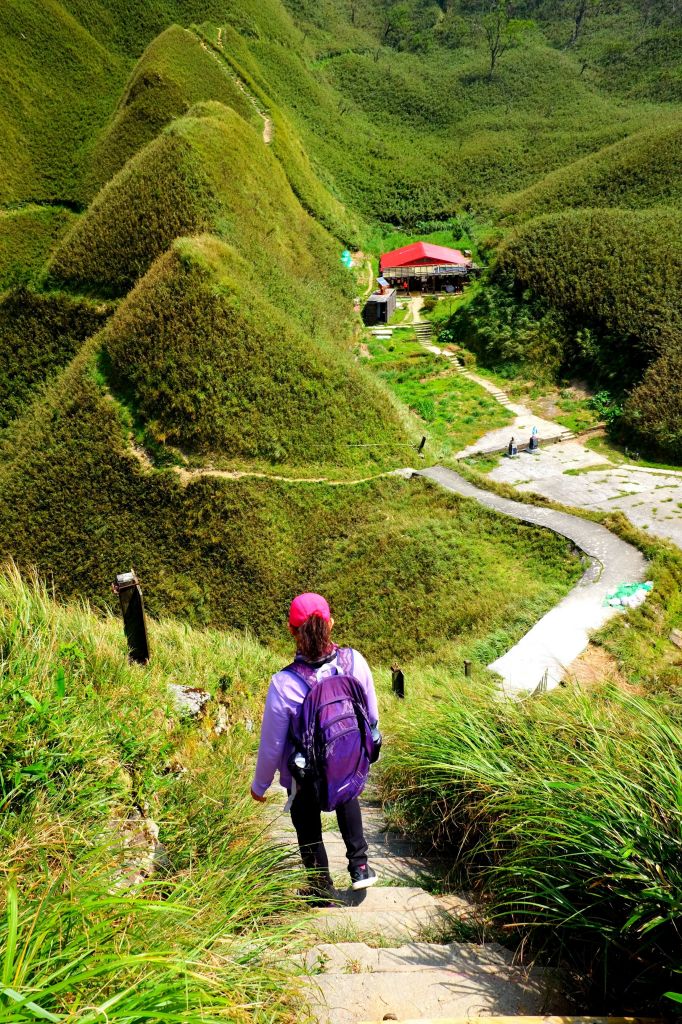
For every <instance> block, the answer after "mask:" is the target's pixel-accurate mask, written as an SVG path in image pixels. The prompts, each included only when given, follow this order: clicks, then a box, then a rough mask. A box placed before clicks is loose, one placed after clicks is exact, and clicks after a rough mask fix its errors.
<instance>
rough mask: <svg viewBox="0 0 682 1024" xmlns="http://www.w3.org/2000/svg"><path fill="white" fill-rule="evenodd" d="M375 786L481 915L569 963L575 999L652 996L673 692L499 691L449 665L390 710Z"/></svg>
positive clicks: (675, 772) (668, 879) (660, 983)
mask: <svg viewBox="0 0 682 1024" xmlns="http://www.w3.org/2000/svg"><path fill="white" fill-rule="evenodd" d="M394 728H395V733H394V739H393V743H392V744H389V745H388V751H389V753H388V755H387V757H388V758H389V759H390V760H388V761H386V762H385V764H384V777H383V786H384V792H385V795H386V796H388V797H389V798H390V799H391V800H393V801H395V808H394V815H395V816H396V817H398V818H399V820H400V821H401V822H403V823H404V824H407V825H408V827H409V829H410V831H411V832H419V833H421V834H424V833H426V834H430V835H431V836H432V837H433V838H434V839H435V840H436V841H437V842H438V843H440V844H441V846H443V847H444V848H445V849H446V850H447V851H448V854H449V856H450V857H451V858H452V862H453V869H454V870H455V871H456V872H457V873H458V874H459V876H460V877H461V876H462V875H464V876H465V877H466V878H467V879H468V881H469V883H470V884H473V885H475V886H476V887H477V888H480V889H481V890H482V891H483V892H484V893H485V894H486V896H487V900H488V907H489V911H490V913H491V914H492V915H493V918H494V920H495V921H496V922H497V923H499V924H500V925H502V926H503V927H505V929H506V930H507V933H510V932H511V933H512V934H513V933H516V934H518V935H519V937H523V938H525V940H526V941H529V942H532V944H533V946H534V947H535V948H536V949H537V948H542V947H544V952H545V955H546V956H547V955H549V954H550V953H551V952H552V951H553V952H554V954H555V958H556V959H558V960H559V961H560V962H563V964H564V965H565V966H570V969H571V970H573V971H574V972H577V973H579V974H582V975H583V978H584V979H585V983H586V984H587V985H588V986H589V985H591V986H592V989H591V992H590V995H589V1001H590V1005H602V1003H604V1004H605V1005H607V1006H609V1007H610V1008H611V1009H612V1010H613V1009H615V1008H616V1007H623V1006H625V1007H627V1006H630V1005H633V1004H634V1005H639V1006H642V1005H643V1003H645V1002H646V1001H647V1000H648V1001H649V1003H650V1005H654V1006H655V1005H656V1004H657V1000H658V999H659V998H660V995H661V993H662V992H663V991H664V990H665V988H667V987H670V986H671V979H672V977H673V974H674V972H675V971H676V970H677V969H678V968H679V952H680V950H679V936H678V935H677V931H676V923H675V922H676V919H677V918H678V915H679V899H680V891H681V889H682V877H681V875H680V864H681V863H682V861H681V860H680V836H679V821H680V815H681V814H682V805H681V803H680V788H679V785H678V780H679V764H678V751H679V747H680V744H681V743H682V729H681V727H680V704H679V700H678V699H677V698H676V697H672V698H668V700H667V702H666V701H664V700H663V699H657V698H652V697H650V698H644V697H635V696H633V695H631V694H627V693H624V692H620V691H618V690H616V689H613V688H605V689H602V690H601V691H597V690H594V689H593V690H591V691H590V692H589V693H583V692H581V691H579V690H572V691H567V692H561V691H558V692H554V693H552V694H551V695H549V696H546V697H542V698H535V699H532V700H526V701H521V702H514V703H512V702H509V701H500V700H499V696H498V695H497V694H494V693H492V692H489V691H486V690H484V689H483V688H482V687H480V686H479V688H478V689H477V688H474V687H471V686H470V687H468V688H467V687H466V686H465V685H464V684H463V683H461V682H459V683H458V682H456V681H455V680H450V682H449V686H448V692H447V693H446V694H444V695H442V697H441V700H440V701H439V702H434V701H433V700H428V701H424V702H423V703H422V704H421V705H417V706H415V703H414V702H412V703H411V706H410V711H409V714H403V715H401V716H400V720H399V721H398V722H397V723H396V725H395V727H394Z"/></svg>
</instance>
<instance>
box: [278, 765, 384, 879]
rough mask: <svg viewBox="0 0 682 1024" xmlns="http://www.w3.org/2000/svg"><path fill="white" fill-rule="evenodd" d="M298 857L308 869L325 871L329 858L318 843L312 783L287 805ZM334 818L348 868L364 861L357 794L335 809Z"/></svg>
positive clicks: (316, 804)
mask: <svg viewBox="0 0 682 1024" xmlns="http://www.w3.org/2000/svg"><path fill="white" fill-rule="evenodd" d="M291 820H292V821H293V823H294V828H295V829H296V835H297V837H298V846H299V849H300V851H301V859H302V861H303V864H304V865H305V867H306V868H307V869H308V871H315V872H320V873H322V872H324V873H327V872H328V871H329V859H328V857H327V851H326V850H325V848H324V843H323V842H322V812H321V810H320V804H319V802H318V799H317V794H316V793H315V790H314V788H313V787H312V786H310V785H308V786H303V788H302V789H299V790H298V792H297V793H296V796H295V797H294V801H293V803H292V805H291ZM336 820H337V821H338V823H339V829H340V831H341V836H342V837H343V841H344V843H345V844H346V856H347V857H348V870H349V871H351V870H352V869H353V868H356V867H358V866H359V865H360V864H366V863H367V843H366V841H365V834H364V832H363V830H362V811H361V810H360V801H359V800H358V798H357V797H355V798H354V799H353V800H349V801H348V803H345V804H339V806H338V807H337V808H336Z"/></svg>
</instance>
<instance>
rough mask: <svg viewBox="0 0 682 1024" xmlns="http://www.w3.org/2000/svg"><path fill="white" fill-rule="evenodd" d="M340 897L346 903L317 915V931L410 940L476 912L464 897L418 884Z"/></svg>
mask: <svg viewBox="0 0 682 1024" xmlns="http://www.w3.org/2000/svg"><path fill="white" fill-rule="evenodd" d="M339 897H340V899H342V900H344V901H346V905H345V906H339V907H332V908H331V909H327V910H320V911H318V912H317V914H316V915H315V917H314V923H313V926H314V930H315V932H316V934H318V935H328V934H334V935H336V936H338V937H341V938H343V939H349V938H352V939H360V938H365V937H370V938H374V939H381V940H382V941H386V940H387V939H389V940H391V941H395V940H399V941H406V940H414V939H419V938H421V937H423V936H425V935H426V936H428V937H429V938H431V937H438V936H440V935H445V934H447V932H448V930H450V929H452V928H453V927H454V926H455V924H456V923H457V921H458V920H462V919H464V918H471V917H472V916H473V906H472V904H471V903H470V902H469V901H468V900H466V899H465V898H464V897H461V896H458V897H453V896H449V897H446V898H439V897H436V896H432V895H431V894H430V893H428V892H425V891H424V889H422V888H419V887H416V886H381V885H376V886H373V887H372V888H370V889H364V890H361V891H360V892H353V891H352V890H348V891H347V892H341V893H339Z"/></svg>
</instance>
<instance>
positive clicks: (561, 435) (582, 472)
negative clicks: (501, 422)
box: [429, 345, 682, 548]
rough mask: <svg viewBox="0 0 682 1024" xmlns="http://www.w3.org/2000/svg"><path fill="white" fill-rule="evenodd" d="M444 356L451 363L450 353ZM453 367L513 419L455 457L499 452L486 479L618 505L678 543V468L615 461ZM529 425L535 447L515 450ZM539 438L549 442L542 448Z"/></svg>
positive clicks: (591, 507) (681, 529)
mask: <svg viewBox="0 0 682 1024" xmlns="http://www.w3.org/2000/svg"><path fill="white" fill-rule="evenodd" d="M429 351H430V352H433V353H434V354H436V353H437V354H443V355H446V356H449V353H448V352H447V351H446V350H441V349H439V348H438V347H437V346H435V345H429ZM449 357H450V358H451V359H452V360H453V361H454V362H455V363H456V362H457V360H456V357H454V356H449ZM459 369H460V372H461V373H462V375H464V376H466V377H467V378H468V379H469V380H471V381H473V382H475V383H477V384H479V385H480V386H481V387H483V388H484V389H485V390H486V391H487V392H489V393H490V394H491V395H492V396H493V397H494V398H495V399H496V400H497V401H498V402H500V404H501V405H503V406H504V407H505V408H506V409H509V410H510V411H512V412H513V413H514V417H515V418H514V421H513V423H510V424H509V425H508V426H506V427H502V428H496V429H494V430H489V431H487V432H486V433H485V434H483V435H482V436H481V437H479V438H478V440H477V441H475V442H474V443H473V444H470V445H468V446H467V447H466V448H464V449H462V450H461V451H460V452H459V453H458V454H457V456H456V458H458V459H463V458H467V457H471V456H474V457H475V456H480V455H486V454H489V453H492V455H497V454H498V453H499V459H498V464H497V465H495V466H494V467H493V468H492V469H491V470H490V473H489V476H490V479H491V480H495V481H496V482H498V483H505V484H511V485H512V486H514V487H516V488H517V489H518V490H520V491H526V492H529V493H533V494H539V495H541V496H542V497H545V498H550V499H551V500H552V501H557V502H560V503H561V504H563V505H568V506H570V507H572V508H583V509H586V510H588V511H604V512H613V511H616V510H618V511H620V512H623V514H624V515H625V516H627V518H628V519H629V520H630V522H631V523H633V525H634V526H637V527H639V528H640V529H642V530H648V531H649V532H650V533H651V534H654V535H655V536H657V537H663V538H666V539H667V540H671V541H672V542H673V543H674V544H676V545H677V546H678V547H679V548H682V471H676V470H674V469H669V470H663V469H653V468H648V467H645V466H641V467H640V466H635V465H628V464H620V463H618V464H617V463H615V462H614V461H612V460H611V459H610V458H609V457H608V456H607V455H604V454H601V453H597V452H595V451H592V450H591V449H590V448H588V447H587V446H586V445H585V444H583V443H581V442H580V440H578V439H577V438H575V437H574V436H573V435H572V434H571V433H570V431H567V430H566V428H565V427H563V426H561V424H559V423H556V422H554V421H552V420H549V419H541V418H539V417H538V416H536V415H535V414H534V413H533V411H532V410H531V409H529V408H528V407H526V406H524V405H521V404H518V403H514V402H510V400H509V398H508V397H507V395H506V394H505V392H504V391H502V390H501V389H500V388H498V387H497V386H496V385H493V384H491V383H490V382H489V381H487V380H486V379H485V378H483V377H479V376H478V375H476V374H473V373H470V372H469V371H467V370H465V369H464V368H463V367H461V366H460V367H459ZM533 426H536V427H537V428H538V433H539V437H540V450H539V451H538V452H535V453H530V452H527V451H525V450H521V449H522V448H523V449H525V446H526V445H527V443H528V435H529V434H530V430H531V429H532V427H533ZM511 437H515V439H516V442H517V444H518V446H519V455H518V457H517V458H514V459H510V458H507V457H506V456H504V455H503V452H502V450H503V449H505V448H506V446H507V444H508V442H509V439H510V438H511ZM543 442H545V443H547V442H551V444H548V445H547V447H544V445H543Z"/></svg>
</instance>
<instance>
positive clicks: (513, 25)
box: [478, 0, 533, 82]
mask: <svg viewBox="0 0 682 1024" xmlns="http://www.w3.org/2000/svg"><path fill="white" fill-rule="evenodd" d="M532 26H533V22H532V21H527V20H525V19H523V18H513V17H511V15H510V10H509V6H508V4H507V3H505V2H504V0H493V2H492V3H491V4H490V5H489V8H488V10H487V12H486V13H485V14H483V15H482V16H481V17H480V19H479V22H478V28H479V32H480V34H481V35H482V36H483V38H484V39H485V42H486V45H487V48H488V55H489V57H490V66H489V68H488V81H489V82H492V79H493V75H494V74H495V68H496V67H497V64H498V62H499V60H500V57H502V56H503V55H504V54H505V53H506V52H507V50H510V49H511V48H512V47H513V46H516V45H517V44H518V43H519V42H520V41H521V39H522V38H523V36H524V35H525V34H526V33H527V32H528V31H529V30H530V29H531V28H532Z"/></svg>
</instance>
